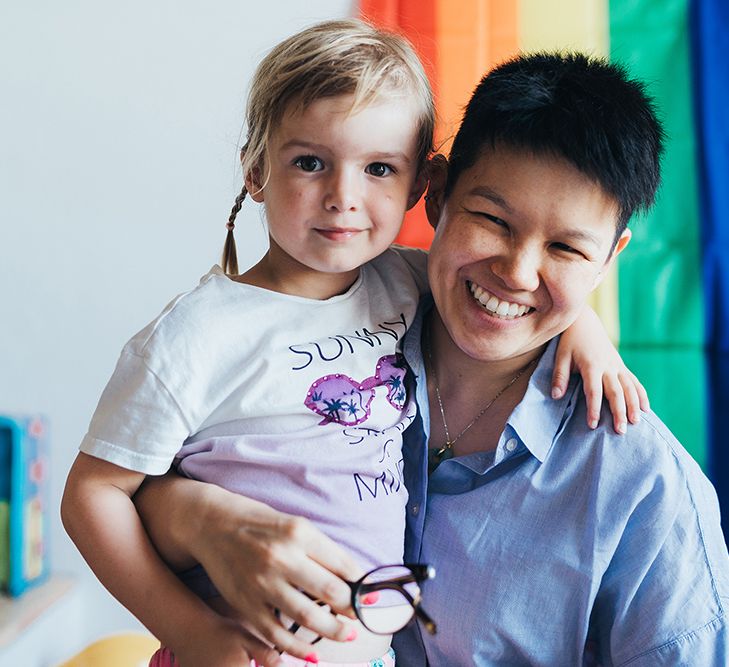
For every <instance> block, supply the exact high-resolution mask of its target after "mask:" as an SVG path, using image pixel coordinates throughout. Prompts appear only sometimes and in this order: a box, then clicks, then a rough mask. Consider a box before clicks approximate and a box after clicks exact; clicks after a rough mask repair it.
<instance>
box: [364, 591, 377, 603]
mask: <svg viewBox="0 0 729 667" xmlns="http://www.w3.org/2000/svg"><path fill="white" fill-rule="evenodd" d="M379 599H380V594H379V593H378V592H377V591H374V592H372V593H367V595H363V596H362V599H361V600H360V602H361V603H362V604H375V602H377V601H378V600H379Z"/></svg>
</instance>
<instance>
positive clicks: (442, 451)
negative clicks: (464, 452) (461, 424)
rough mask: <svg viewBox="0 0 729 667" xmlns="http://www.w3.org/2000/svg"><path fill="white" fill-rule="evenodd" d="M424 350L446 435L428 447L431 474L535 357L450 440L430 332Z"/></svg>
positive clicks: (532, 362) (449, 455)
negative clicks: (438, 446)
mask: <svg viewBox="0 0 729 667" xmlns="http://www.w3.org/2000/svg"><path fill="white" fill-rule="evenodd" d="M426 351H427V353H428V366H430V371H431V373H432V374H433V384H434V385H435V397H436V399H437V400H438V408H439V410H440V418H441V420H442V421H443V430H444V431H445V435H446V441H445V444H444V445H443V446H442V447H440V448H435V447H434V448H432V449H430V448H429V449H428V473H429V474H431V473H432V472H433V471H434V470H435V469H436V468H437V467H438V466H439V465H440V463H441V461H445V460H447V459H451V458H453V445H455V444H456V442H458V439H459V438H460V437H461V436H462V435H463V434H464V433H465V432H466V431H468V429H469V428H471V426H473V425H474V424H475V423H476V422H477V421H478V420H479V419H481V417H483V415H484V414H486V412H487V411H488V409H489V408H490V407H491V406H492V405H493V404H494V403H495V402H496V401H497V400H498V398H499V396H501V395H502V394H503V393H504V392H505V391H506V390H507V389H508V388H509V387H511V385H513V384H514V383H515V382H516V381H517V380H518V379H519V378H520V377H521V376H522V375H524V373H525V372H526V370H527V369H528V368H529V367H530V366H531V365H532V364H534V362H535V361H536V360H537V359H532V360H531V361H530V362H529V363H528V364H527V365H526V366H524V367H523V368H522V369H521V370H520V371H519V372H518V373H517V374H516V375H515V376H514V377H513V378H511V380H509V382H508V383H507V384H506V385H505V386H504V387H502V388H501V389H500V390H499V391H498V392H497V393H496V395H495V396H494V397H493V398H492V399H491V400H490V401H489V402H488V403H486V405H484V407H483V408H481V411H480V412H479V413H478V414H477V415H476V416H475V417H474V418H473V419H472V420H471V421H470V422H469V423H468V424H467V426H466V428H464V429H463V430H462V431H461V432H460V433H459V434H458V435H457V436H456V437H455V438H453V439H452V440H451V434H450V433H449V431H448V423H447V422H446V418H445V410H444V409H443V401H442V400H441V397H440V387H439V386H438V376H437V375H436V372H435V366H434V365H433V357H432V355H431V353H430V332H429V333H428V340H427V347H426Z"/></svg>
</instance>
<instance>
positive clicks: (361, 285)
mask: <svg viewBox="0 0 729 667" xmlns="http://www.w3.org/2000/svg"><path fill="white" fill-rule="evenodd" d="M425 264H426V255H425V253H422V252H420V251H414V250H406V249H397V250H395V249H390V250H387V251H386V252H385V253H383V254H382V255H380V256H379V257H377V258H376V259H374V260H373V261H372V262H370V263H368V264H366V265H365V266H363V267H362V269H361V271H360V275H359V278H358V279H357V281H356V282H355V283H354V284H353V285H352V287H351V288H350V289H349V290H348V291H347V292H346V293H345V294H341V295H338V296H335V297H332V298H330V299H326V300H323V301H318V300H313V299H307V298H302V297H296V296H291V295H286V294H281V293H278V292H272V291H270V290H265V289H262V288H258V287H253V286H250V285H245V284H242V283H238V282H235V281H232V280H230V279H229V278H228V277H227V276H225V275H224V273H223V272H222V270H221V269H220V268H219V267H217V266H216V267H213V269H212V270H211V271H210V273H208V274H207V275H206V276H204V277H203V278H202V279H201V281H200V284H199V285H198V286H197V287H196V288H195V289H193V290H192V291H190V292H187V293H185V294H182V295H181V296H179V297H177V298H176V299H175V300H174V301H172V303H170V304H169V305H168V306H167V308H165V310H164V311H163V313H162V314H161V315H160V316H159V317H158V318H157V319H155V320H154V321H153V322H152V323H151V324H149V325H148V326H147V327H145V328H144V329H143V330H142V331H141V332H140V333H138V334H137V335H136V336H134V337H133V338H132V339H131V340H130V341H129V342H128V343H127V345H126V346H125V347H124V349H123V350H122V353H121V357H120V359H119V362H118V363H117V367H116V370H115V371H114V374H113V375H112V377H111V379H110V381H109V383H108V385H107V387H106V389H105V390H104V392H103V394H102V396H101V399H100V401H99V405H98V407H97V409H96V412H95V414H94V416H93V419H92V421H91V424H90V426H89V431H88V433H87V434H86V436H85V437H84V439H83V442H82V443H81V451H83V452H85V453H87V454H90V455H92V456H95V457H98V458H101V459H104V460H106V461H110V462H111V463H115V464H116V465H119V466H121V467H124V468H128V469H131V470H136V471H139V472H143V473H146V474H153V475H154V474H162V473H164V472H166V471H167V470H168V469H169V467H170V465H171V463H172V462H173V460H175V459H177V460H178V462H179V469H180V471H181V472H182V473H184V474H186V475H188V476H190V477H193V478H195V479H201V480H204V481H208V482H213V483H215V484H218V485H220V486H222V487H225V488H226V489H229V490H231V491H235V492H237V493H241V494H243V495H246V496H248V497H251V498H254V499H256V500H260V501H262V502H265V503H267V504H269V505H271V506H273V507H275V508H276V509H278V510H281V511H284V512H287V513H291V514H297V515H301V516H306V517H308V518H309V519H311V520H312V521H314V522H315V523H316V524H317V525H318V526H319V528H320V529H321V530H322V531H324V532H325V533H326V534H328V535H329V536H330V537H332V538H333V539H334V540H336V541H337V542H338V543H340V544H341V545H343V546H344V547H345V548H347V549H348V550H349V551H350V552H351V553H352V554H353V555H354V556H355V557H357V558H358V559H359V560H360V562H361V563H362V565H363V566H364V567H374V566H376V565H382V564H389V563H397V562H401V560H402V548H403V534H404V525H405V524H404V522H405V503H406V502H407V492H406V490H405V487H404V484H403V479H402V466H403V461H402V446H401V445H402V438H401V435H402V431H403V430H404V429H405V428H406V427H407V426H408V424H409V423H410V422H411V421H412V419H413V418H414V416H415V404H414V400H413V399H412V397H410V396H408V395H407V392H406V389H405V385H404V382H403V381H404V376H405V366H404V360H403V359H402V357H401V356H400V354H399V352H400V347H401V345H400V343H401V340H402V337H403V335H404V334H405V331H406V329H407V328H408V327H409V326H410V324H411V322H412V321H413V318H414V316H415V311H416V308H417V303H418V299H419V296H420V294H421V293H422V292H423V291H424V290H425V289H426V278H425Z"/></svg>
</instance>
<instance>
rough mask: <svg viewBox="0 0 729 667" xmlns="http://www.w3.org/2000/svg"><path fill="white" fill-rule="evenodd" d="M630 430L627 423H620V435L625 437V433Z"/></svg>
mask: <svg viewBox="0 0 729 667" xmlns="http://www.w3.org/2000/svg"><path fill="white" fill-rule="evenodd" d="M627 430H628V425H627V424H626V423H625V422H620V423H619V424H618V433H620V435H625V432H626V431H627Z"/></svg>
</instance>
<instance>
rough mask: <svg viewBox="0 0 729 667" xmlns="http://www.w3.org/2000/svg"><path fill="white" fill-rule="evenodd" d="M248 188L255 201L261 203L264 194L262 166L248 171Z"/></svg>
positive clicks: (249, 194)
mask: <svg viewBox="0 0 729 667" xmlns="http://www.w3.org/2000/svg"><path fill="white" fill-rule="evenodd" d="M246 190H248V196H249V197H250V198H251V199H252V200H253V201H255V202H258V203H259V204H260V203H261V202H263V200H264V196H263V186H262V181H261V169H260V167H253V169H251V170H250V171H249V172H247V173H246Z"/></svg>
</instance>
